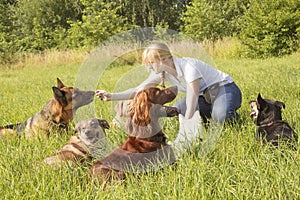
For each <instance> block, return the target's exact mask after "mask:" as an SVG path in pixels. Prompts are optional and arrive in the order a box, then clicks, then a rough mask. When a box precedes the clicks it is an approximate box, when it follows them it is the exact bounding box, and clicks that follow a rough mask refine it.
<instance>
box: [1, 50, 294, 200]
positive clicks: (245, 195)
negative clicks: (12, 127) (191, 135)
mask: <svg viewBox="0 0 300 200" xmlns="http://www.w3.org/2000/svg"><path fill="white" fill-rule="evenodd" d="M214 62H215V64H216V67H217V68H218V69H221V70H223V71H225V72H227V73H229V74H230V75H231V76H232V77H233V78H234V80H235V81H236V83H237V84H238V85H239V86H240V88H241V90H242V93H243V104H242V107H241V108H240V109H239V113H240V114H241V118H242V123H241V124H237V125H236V126H227V127H224V129H223V131H222V135H221V138H220V140H219V141H218V143H217V144H216V146H215V148H214V150H213V151H212V153H211V154H209V155H208V156H206V157H200V156H199V155H198V154H197V146H195V147H193V148H192V151H191V152H190V153H188V154H185V155H183V156H182V157H181V158H180V159H179V160H178V161H177V163H176V164H174V165H173V166H168V167H166V168H165V169H164V170H162V171H158V172H155V173H150V174H143V175H141V176H139V177H136V176H133V175H129V176H128V179H127V180H126V181H121V182H114V183H111V184H109V185H108V186H107V187H106V190H105V191H103V190H102V189H101V187H97V186H95V185H94V184H93V183H92V182H91V181H90V179H89V176H88V167H87V166H80V165H77V166H76V165H75V166H62V167H61V168H58V169H55V170H51V169H49V168H48V167H47V166H44V165H36V162H37V161H40V160H42V159H43V158H45V157H46V156H49V155H51V154H53V153H54V152H56V151H57V150H58V149H59V148H61V147H62V146H63V145H64V144H65V143H66V142H67V140H68V139H69V137H70V135H72V134H73V128H74V124H72V125H71V130H70V131H69V133H68V135H64V136H62V137H59V136H52V137H51V138H50V139H49V140H48V141H44V140H28V139H23V138H18V137H11V138H10V137H8V138H1V139H0V176H1V180H0V196H1V197H2V198H3V199H299V198H300V195H299V191H300V185H299V182H300V180H299V179H300V169H299V166H300V161H299V155H300V154H299V150H298V151H291V150H288V149H286V148H280V149H273V148H268V147H266V148H261V146H260V144H259V142H257V141H255V140H254V132H255V129H256V127H255V125H254V124H253V121H252V120H251V119H249V117H248V116H249V113H250V108H249V105H248V102H249V100H251V99H255V98H256V97H257V94H258V93H259V92H260V93H261V94H262V96H263V97H266V98H271V99H276V100H280V101H284V102H285V104H286V109H285V110H283V117H284V119H285V120H287V121H288V122H289V123H290V124H291V126H292V127H293V128H294V129H295V130H296V132H298V133H299V132H300V115H299V107H300V105H299V104H300V103H299V101H300V97H299V93H300V82H299V81H300V70H299V69H300V64H299V63H300V56H299V54H295V55H292V56H287V57H284V58H272V59H268V60H249V59H236V60H235V59H225V60H223V59H220V58H219V59H215V60H214ZM79 68H80V64H62V65H57V66H56V65H51V66H43V67H38V66H33V65H32V66H27V67H24V68H15V69H5V70H1V71H0V82H1V86H0V91H1V95H0V102H1V104H0V125H4V124H7V123H15V122H21V121H24V120H26V119H27V118H28V117H30V116H31V115H33V114H35V113H36V112H38V111H39V110H40V109H42V107H43V106H44V105H45V104H46V103H47V101H48V100H49V99H50V98H51V97H52V91H51V87H52V86H55V84H56V78H57V77H59V78H61V80H62V81H63V82H64V83H65V84H66V85H73V84H74V83H75V81H76V77H77V72H78V69H79ZM132 68H134V67H132V66H114V67H113V68H109V69H107V70H106V71H105V74H103V75H102V76H101V80H99V84H98V88H99V89H106V90H108V91H112V90H114V89H115V83H116V82H117V81H118V80H120V78H121V77H122V74H123V75H124V74H125V73H126V72H127V71H128V70H131V69H132ZM94 104H95V107H96V113H95V115H96V116H97V117H100V118H105V119H107V120H108V121H109V122H110V121H111V120H112V118H113V116H114V112H113V110H112V103H111V102H101V101H100V100H98V99H95V102H94ZM177 129H178V121H177V119H176V118H171V119H167V120H166V122H165V124H164V130H165V132H166V134H167V135H168V136H169V138H170V140H172V139H173V138H174V137H175V136H176V133H177V132H176V131H177ZM107 135H108V137H109V139H110V140H111V141H112V142H113V143H114V144H115V145H117V144H121V143H122V141H124V139H125V137H126V135H125V132H124V131H123V130H121V129H117V128H112V129H110V130H108V131H107Z"/></svg>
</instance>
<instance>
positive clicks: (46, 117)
mask: <svg viewBox="0 0 300 200" xmlns="http://www.w3.org/2000/svg"><path fill="white" fill-rule="evenodd" d="M52 90H53V94H54V97H53V98H52V99H51V100H50V101H49V102H48V103H47V104H46V105H45V107H44V108H43V109H42V110H41V111H39V112H38V113H37V114H35V115H34V116H32V117H30V118H29V119H27V120H26V121H25V122H23V123H19V124H11V125H7V126H4V127H0V136H3V135H6V134H19V135H20V134H22V133H25V137H37V136H38V137H40V136H46V137H49V135H50V133H51V132H55V131H60V132H62V131H63V130H65V131H66V130H67V129H68V124H69V122H70V121H71V120H72V119H73V117H74V115H75V113H76V111H77V109H78V108H80V107H81V106H84V105H87V104H89V103H91V102H92V101H93V100H94V91H81V90H79V89H78V88H74V87H68V86H65V85H64V84H63V83H62V82H61V80H60V79H59V78H57V87H52ZM42 133H43V134H42Z"/></svg>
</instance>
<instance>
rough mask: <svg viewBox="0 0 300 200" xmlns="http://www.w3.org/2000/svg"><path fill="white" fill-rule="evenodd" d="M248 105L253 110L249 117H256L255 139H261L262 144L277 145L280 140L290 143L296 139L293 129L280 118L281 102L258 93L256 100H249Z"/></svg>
mask: <svg viewBox="0 0 300 200" xmlns="http://www.w3.org/2000/svg"><path fill="white" fill-rule="evenodd" d="M250 107H251V108H252V110H253V112H252V113H251V114H250V117H251V118H255V119H256V120H255V124H256V125H257V126H258V128H257V131H256V139H259V140H261V141H262V144H265V143H271V144H272V145H274V146H278V145H279V144H280V143H281V142H288V143H290V144H292V143H295V142H297V141H298V135H297V134H296V133H295V131H294V130H293V129H292V128H291V127H290V125H289V124H288V123H287V122H286V121H283V120H282V115H281V112H282V111H281V109H282V108H285V104H284V103H283V102H281V101H273V100H270V99H263V98H262V97H261V95H260V94H258V96H257V100H252V101H250Z"/></svg>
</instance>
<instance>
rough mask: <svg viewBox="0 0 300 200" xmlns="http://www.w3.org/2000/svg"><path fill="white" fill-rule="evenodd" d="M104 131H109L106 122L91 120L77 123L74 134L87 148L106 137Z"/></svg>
mask: <svg viewBox="0 0 300 200" xmlns="http://www.w3.org/2000/svg"><path fill="white" fill-rule="evenodd" d="M105 129H109V124H108V123H107V121H106V120H104V119H97V118H93V119H87V120H82V121H80V122H78V123H77V124H76V127H75V132H76V133H78V138H79V139H80V140H81V141H82V142H83V143H84V144H85V145H86V146H87V147H89V146H93V145H94V144H96V143H97V142H98V141H99V140H101V139H103V138H105V137H106V134H105Z"/></svg>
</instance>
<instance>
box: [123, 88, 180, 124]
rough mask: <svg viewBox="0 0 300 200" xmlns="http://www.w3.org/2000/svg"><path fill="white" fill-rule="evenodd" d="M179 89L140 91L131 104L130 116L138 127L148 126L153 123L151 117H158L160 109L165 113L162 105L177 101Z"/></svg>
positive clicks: (148, 89)
mask: <svg viewBox="0 0 300 200" xmlns="http://www.w3.org/2000/svg"><path fill="white" fill-rule="evenodd" d="M177 92H178V90H177V87H169V88H165V89H159V88H156V87H151V88H147V89H144V90H141V91H139V92H138V93H137V94H136V95H135V96H134V98H133V100H132V101H130V103H129V109H128V111H129V116H130V117H131V118H132V121H133V122H134V123H135V124H137V125H142V126H146V125H148V124H149V123H150V121H151V116H153V115H155V114H156V115H158V117H160V116H159V113H158V112H157V111H158V108H159V110H160V111H162V112H163V111H164V110H163V109H161V108H162V105H164V104H165V103H169V102H171V101H172V100H174V99H175V97H176V95H177Z"/></svg>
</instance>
